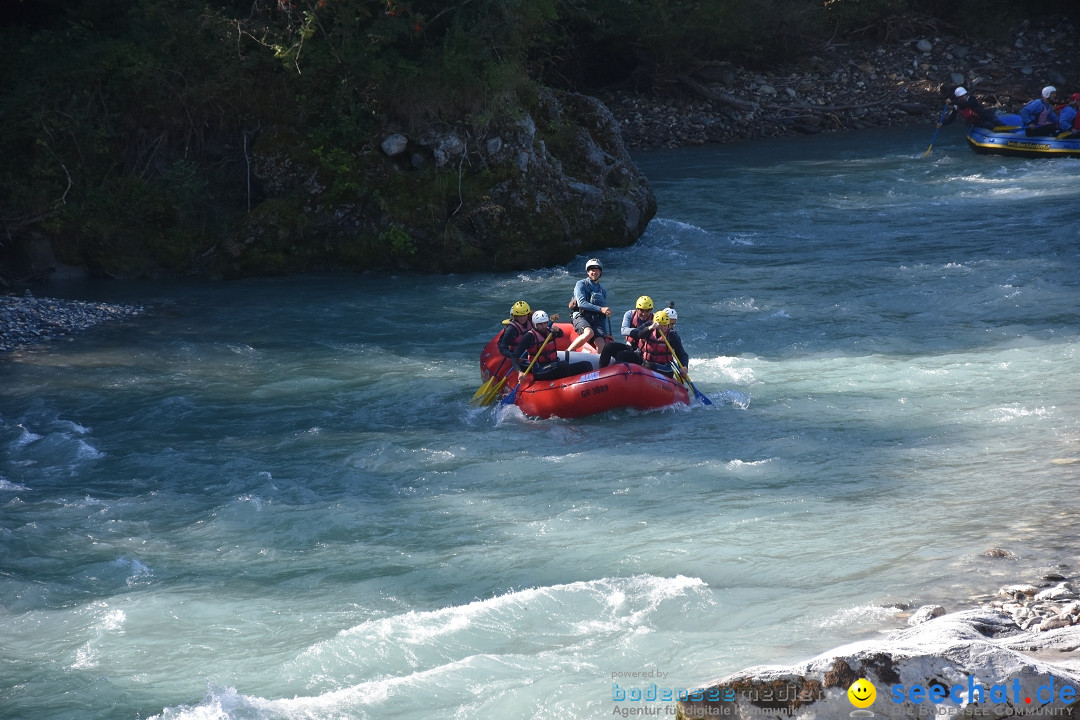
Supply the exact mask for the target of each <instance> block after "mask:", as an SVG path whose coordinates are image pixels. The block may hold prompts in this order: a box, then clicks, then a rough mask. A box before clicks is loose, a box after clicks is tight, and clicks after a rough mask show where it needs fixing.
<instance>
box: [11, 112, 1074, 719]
mask: <svg viewBox="0 0 1080 720" xmlns="http://www.w3.org/2000/svg"><path fill="white" fill-rule="evenodd" d="M931 131H932V128H930V127H927V128H920V129H912V130H880V131H864V132H860V133H857V134H848V135H835V136H822V137H813V138H800V139H792V140H778V141H769V142H759V143H755V144H748V145H739V146H723V147H716V148H696V149H692V150H679V151H667V152H660V153H655V154H649V155H643V156H640V157H639V158H637V159H638V161H639V164H640V166H641V167H642V168H643V170H644V171H645V172H646V174H647V175H648V177H649V178H650V180H651V182H652V183H653V186H654V189H655V191H656V194H657V197H658V201H659V212H658V215H657V217H656V218H655V219H654V220H653V222H652V224H651V225H650V226H649V229H648V231H647V232H646V234H645V235H644V237H642V238H641V240H640V241H639V242H638V243H636V244H635V245H634V246H632V247H630V248H626V249H618V250H608V251H598V252H596V253H595V255H596V256H598V257H600V258H601V259H602V260H603V262H604V264H605V273H604V277H603V282H604V283H605V285H606V286H607V288H608V291H609V298H610V299H611V300H612V304H613V305H614V306H615V307H617V308H618V309H619V311H620V312H621V311H622V310H624V309H626V308H629V307H630V306H631V305H632V303H633V302H634V300H635V298H637V296H638V295H641V294H648V295H651V296H652V297H653V298H654V299H655V300H656V301H657V302H658V303H659V304H663V303H666V302H667V301H675V302H676V306H677V308H678V309H679V310H680V320H679V327H680V331H681V334H682V336H683V339H684V342H685V344H686V347H687V349H688V350H689V352H690V355H691V358H692V360H691V364H690V369H691V374H692V377H693V379H694V382H695V384H696V385H697V387H698V389H699V390H701V391H702V392H704V393H705V394H706V395H708V396H709V398H711V399H712V401H713V404H712V405H711V406H705V405H702V404H695V405H694V406H692V407H689V408H686V407H682V408H678V409H669V410H665V411H657V412H648V413H639V412H618V413H613V414H610V415H604V416H598V417H592V418H587V419H583V420H578V421H574V422H567V421H561V420H550V421H535V420H530V419H527V418H524V417H522V416H521V415H520V413H518V412H517V411H516V409H514V408H510V409H509V410H499V409H495V408H477V407H473V406H472V405H471V404H470V403H469V398H470V396H471V395H472V394H473V391H474V390H476V389H477V388H478V387H479V385H480V382H481V381H480V376H479V371H478V364H477V358H478V353H479V350H480V348H481V346H482V345H483V344H484V343H485V342H486V341H487V339H489V338H490V337H491V335H492V334H493V333H494V332H495V331H496V330H497V328H498V326H499V321H500V320H501V319H502V318H503V317H505V316H506V314H507V312H508V310H509V307H510V305H511V303H513V302H514V301H515V300H517V299H519V298H524V299H526V300H528V301H529V303H530V304H531V305H532V306H533V307H534V308H544V309H547V310H548V311H549V312H554V311H557V310H561V311H562V312H563V313H565V312H566V307H565V304H566V300H567V299H568V297H569V295H570V291H571V289H572V286H573V283H574V281H575V280H577V279H578V278H579V277H582V276H583V275H584V267H583V265H584V260H585V257H584V256H582V257H581V258H578V259H575V260H574V261H573V262H571V263H569V264H568V265H567V266H564V267H548V268H536V269H534V270H530V271H528V272H519V273H508V274H503V275H487V274H477V275H454V276H447V277H414V276H410V275H405V274H402V275H386V274H378V275H374V274H373V275H361V276H354V275H341V276H337V275H335V276H325V277H296V278H287V279H261V280H247V281H241V282H229V283H219V284H203V285H195V284H182V283H173V284H169V283H136V282H99V281H94V282H89V281H88V282H82V283H75V284H69V285H52V286H45V287H42V288H40V289H37V290H36V294H38V295H49V296H54V297H68V298H77V299H86V300H99V301H108V302H128V303H138V304H142V305H144V306H145V307H146V313H145V314H144V315H142V316H141V317H139V318H138V319H136V320H134V321H131V322H127V323H124V324H122V325H111V326H110V325H107V326H102V327H101V328H99V329H97V330H95V331H92V332H88V333H84V334H82V335H79V336H77V337H75V338H73V339H68V340H64V341H60V342H57V343H54V344H52V345H50V346H48V347H46V348H43V349H35V350H30V351H23V352H18V353H13V354H9V355H8V356H6V357H3V358H0V717H3V718H12V719H14V718H19V719H20V720H43V719H53V718H79V719H80V720H98V719H101V720H105V719H109V720H116V719H118V718H119V719H130V720H135V719H136V718H139V719H145V718H161V719H163V720H181V719H183V720H196V719H200V720H201V719H211V718H213V719H217V718H221V719H229V720H234V719H235V720H239V719H241V718H243V719H257V720H279V719H281V720H285V719H289V720H292V719H294V718H320V719H322V718H342V719H355V720H361V719H367V718H372V719H378V720H393V719H397V718H401V719H404V718H410V719H412V718H447V719H450V718H454V719H458V720H472V719H474V718H500V719H517V718H553V717H561V718H604V717H611V716H612V715H613V713H614V712H616V711H618V709H619V705H618V703H617V702H615V700H614V699H613V698H614V690H613V686H614V685H616V684H617V685H618V686H619V688H620V689H623V688H628V687H632V686H647V685H649V684H651V683H657V684H658V685H659V686H662V687H663V686H667V687H674V688H680V687H688V688H693V687H696V686H699V685H701V684H703V683H706V682H709V681H711V680H715V679H717V678H719V677H721V676H722V675H724V674H727V673H731V672H734V671H737V670H740V669H744V668H747V667H749V666H753V665H757V664H763V663H791V662H795V661H798V660H802V659H805V658H808V657H810V656H812V655H815V654H817V653H819V652H823V651H825V650H828V649H829V648H832V647H834V646H837V645H840V644H842V643H846V642H848V641H851V640H855V639H859V638H863V637H867V636H872V635H874V634H876V633H880V632H883V631H887V630H889V629H891V628H895V627H899V626H901V625H902V623H903V620H902V619H899V620H898V619H897V617H896V615H897V613H898V612H900V611H901V610H904V609H910V608H911V607H913V606H917V605H919V604H921V603H924V602H934V603H941V604H943V605H945V606H946V607H949V608H951V609H957V608H959V607H962V606H964V605H965V604H966V603H970V602H971V598H973V597H977V596H980V595H984V594H987V593H992V592H994V591H995V590H996V589H997V588H998V586H1000V585H1001V584H1004V583H1008V582H1014V581H1022V580H1030V579H1032V578H1033V577H1037V576H1038V574H1039V573H1041V572H1045V571H1046V570H1048V569H1057V570H1058V571H1061V572H1066V573H1075V572H1076V571H1077V563H1078V562H1080V557H1078V556H1077V553H1076V550H1075V548H1076V546H1077V539H1078V536H1080V516H1078V512H1077V510H1076V493H1077V486H1078V482H1080V461H1077V458H1080V392H1078V391H1080V372H1078V370H1080V338H1078V322H1080V314H1078V307H1080V245H1078V239H1080V230H1078V229H1077V228H1078V227H1080V162H1076V161H1070V160H1052V161H1045V160H1044V161H1034V160H1022V159H1003V158H991V157H982V156H977V155H975V154H974V153H972V152H971V151H970V150H969V149H967V148H966V147H965V146H964V144H963V140H962V137H961V134H960V131H959V129H958V128H946V129H945V131H943V133H942V137H940V138H939V139H938V141H937V143H935V146H934V149H933V153H932V154H931V156H930V157H923V152H924V150H925V149H926V146H927V144H928V142H929V139H930V138H929V135H930V134H931ZM989 548H1002V549H1005V550H1008V551H1010V552H1012V553H1014V554H1015V556H1016V558H1015V559H1000V558H998V559H994V558H990V557H987V556H984V554H983V553H984V552H985V551H986V550H987V549H989ZM634 673H638V674H637V675H635V674H634Z"/></svg>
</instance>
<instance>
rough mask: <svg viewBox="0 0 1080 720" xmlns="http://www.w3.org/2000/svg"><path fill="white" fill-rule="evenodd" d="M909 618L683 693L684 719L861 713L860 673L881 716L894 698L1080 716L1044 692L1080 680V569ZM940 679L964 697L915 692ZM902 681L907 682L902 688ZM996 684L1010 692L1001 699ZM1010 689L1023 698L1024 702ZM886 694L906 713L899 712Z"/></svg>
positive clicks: (962, 709) (908, 710)
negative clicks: (851, 692) (853, 688)
mask: <svg viewBox="0 0 1080 720" xmlns="http://www.w3.org/2000/svg"><path fill="white" fill-rule="evenodd" d="M1009 555H1012V553H1009ZM993 556H995V557H1000V555H997V554H994V555H993ZM904 618H907V624H908V625H909V627H907V628H904V629H899V630H895V631H893V632H890V633H889V634H888V635H887V636H885V637H884V638H881V639H872V640H864V641H858V642H854V643H851V644H848V645H844V646H842V647H839V648H836V649H833V650H830V651H827V652H824V653H822V654H820V655H818V656H816V657H814V658H812V659H810V660H808V661H806V662H803V663H799V664H797V665H793V666H790V667H783V666H771V665H770V666H757V667H752V668H749V669H746V670H742V671H739V672H737V673H734V674H732V675H728V676H727V677H724V678H722V679H720V680H717V681H715V682H713V683H711V684H709V685H707V686H706V687H705V688H703V689H702V690H701V691H700V694H699V695H698V696H695V697H694V698H690V699H688V700H682V701H680V702H679V703H678V704H677V706H676V708H675V710H674V713H675V715H676V717H677V718H682V719H684V720H688V719H689V718H707V717H731V718H743V719H745V720H749V719H750V718H756V717H763V716H765V717H774V715H773V714H772V713H773V712H775V713H776V714H775V717H786V718H806V719H807V720H810V719H811V718H832V717H837V718H838V717H847V716H848V715H852V716H854V713H852V712H851V711H852V703H851V701H850V700H849V697H848V694H847V690H848V687H850V685H851V684H852V683H854V682H855V681H856V680H858V679H859V678H866V679H868V680H869V681H870V682H871V683H873V684H874V685H875V687H876V688H877V698H878V701H877V703H876V704H874V706H873V710H874V711H876V713H877V714H878V715H879V716H880V715H881V710H882V707H883V706H884V707H886V713H885V716H886V717H919V716H923V715H929V714H938V713H939V711H940V712H941V713H943V714H946V715H948V716H949V717H974V716H979V717H982V716H986V717H1001V716H1002V715H1006V714H1018V715H1027V714H1029V711H1031V712H1034V711H1038V713H1040V714H1046V715H1056V716H1064V717H1073V714H1072V713H1073V711H1074V710H1075V709H1077V707H1080V703H1074V701H1075V700H1076V698H1075V697H1069V698H1066V697H1058V696H1054V697H1050V698H1046V697H1044V696H1045V688H1046V687H1054V688H1065V687H1072V688H1077V687H1078V686H1080V661H1077V660H1076V659H1075V653H1076V651H1077V649H1080V579H1078V578H1073V579H1070V578H1066V577H1065V576H1063V575H1061V574H1059V573H1048V574H1046V575H1044V576H1043V577H1042V578H1041V579H1040V581H1039V582H1037V583H1018V584H1012V585H1005V586H1002V587H1001V588H999V590H998V591H997V594H996V595H994V596H992V597H990V598H986V599H983V600H981V601H978V602H977V603H976V607H974V608H967V609H962V610H959V611H956V612H952V613H947V612H946V611H945V608H943V607H941V606H940V605H924V606H922V607H920V608H918V609H917V610H916V611H915V612H913V613H911V614H910V616H909V615H908V614H907V613H901V614H898V615H897V619H898V620H903V619H904ZM935 685H940V686H941V687H942V688H944V689H945V690H946V691H951V690H953V689H955V688H956V687H957V686H959V687H960V690H959V691H957V693H956V696H957V697H960V701H959V702H957V701H956V699H955V698H954V697H951V696H948V697H947V698H946V697H945V696H943V698H939V701H935V703H936V704H930V702H931V701H930V700H929V697H930V696H929V695H926V696H917V695H915V694H913V693H912V692H911V691H912V689H914V688H917V687H919V688H922V691H921V692H929V690H930V689H932V688H933V687H934V686H935ZM976 685H977V686H979V687H981V688H983V692H985V693H986V696H982V695H979V694H978V693H975V695H977V696H978V701H975V698H974V697H972V695H973V693H972V692H969V686H970V687H971V688H972V689H973V688H974V687H975V686H976ZM779 687H783V688H804V689H805V688H812V689H813V690H814V692H811V693H807V692H800V693H794V692H787V693H785V694H784V695H783V697H782V698H781V696H780V695H779V694H777V693H776V692H775V690H776V688H779ZM897 687H901V688H902V689H903V693H901V694H899V696H898V694H897V691H896V688H897ZM995 690H996V692H997V693H998V695H1000V696H1001V698H1004V701H1001V698H998V699H994V698H995V697H997V696H996V695H992V692H994V691H995ZM1009 693H1014V694H1015V695H1016V697H1017V698H1020V699H1019V701H1018V702H1019V706H1017V702H1016V701H1015V700H1016V699H1015V698H1013V697H1012V695H1010V694H1009ZM1040 693H1042V695H1040ZM698 698H700V699H698ZM1032 698H1034V699H1037V700H1038V701H1039V702H1038V703H1037V705H1036V706H1035V707H1034V708H1032V707H1030V705H1028V703H1032ZM882 700H884V701H885V702H884V703H883V702H882ZM898 700H902V702H898ZM942 702H945V703H948V704H941V703H942ZM885 703H890V704H892V705H893V707H892V708H891V709H892V710H895V711H896V713H898V714H897V715H890V714H889V707H888V706H886V705H885ZM763 713H765V714H764V715H763ZM867 716H868V717H869V715H867Z"/></svg>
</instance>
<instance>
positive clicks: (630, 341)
mask: <svg viewBox="0 0 1080 720" xmlns="http://www.w3.org/2000/svg"><path fill="white" fill-rule="evenodd" d="M649 322H652V320H651V319H650V320H649ZM644 324H645V319H644V318H643V317H642V316H641V311H640V310H634V314H633V315H631V316H630V329H634V328H639V327H641V326H642V325H644ZM626 344H627V345H629V346H630V347H632V348H636V347H640V345H641V340H637V339H634V338H632V337H628V338H627V339H626Z"/></svg>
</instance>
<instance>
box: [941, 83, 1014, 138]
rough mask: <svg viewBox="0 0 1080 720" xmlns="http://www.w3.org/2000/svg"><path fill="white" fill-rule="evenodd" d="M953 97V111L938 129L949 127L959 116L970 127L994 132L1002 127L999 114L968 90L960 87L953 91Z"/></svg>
mask: <svg viewBox="0 0 1080 720" xmlns="http://www.w3.org/2000/svg"><path fill="white" fill-rule="evenodd" d="M953 96H954V98H955V99H954V100H953V108H952V111H950V112H949V114H948V115H947V116H946V117H945V119H944V120H942V121H941V123H940V124H939V125H938V127H941V126H942V125H948V124H949V123H951V122H952V121H953V120H955V119H956V118H957V116H960V117H962V118H963V119H964V122H965V123H967V125H968V127H972V126H974V127H981V128H986V129H987V130H993V129H994V128H995V127H997V126H998V125H1001V122H1000V121H999V120H998V116H997V113H995V112H994V111H993V110H991V109H990V108H988V107H986V106H985V105H983V104H982V103H981V102H979V100H978V98H976V97H975V96H974V95H972V94H971V93H969V92H968V91H967V89H965V88H963V87H958V88H956V90H954V91H953Z"/></svg>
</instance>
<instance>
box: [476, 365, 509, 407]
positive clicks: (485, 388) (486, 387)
mask: <svg viewBox="0 0 1080 720" xmlns="http://www.w3.org/2000/svg"><path fill="white" fill-rule="evenodd" d="M509 359H510V358H508V357H504V358H503V361H502V362H501V363H499V367H498V369H497V370H495V374H494V375H492V376H491V377H489V378H488V379H487V382H485V383H484V384H483V385H481V386H480V389H479V390H477V391H476V392H475V393H473V396H472V400H470V402H471V403H472V404H473V405H487V404H488V403H486V402H484V398H485V397H486V396H487V395H488V394H489V393H490V392H491V383H493V382H495V378H497V377H499V373H501V372H502V369H503V365H506V361H507V360H509Z"/></svg>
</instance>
